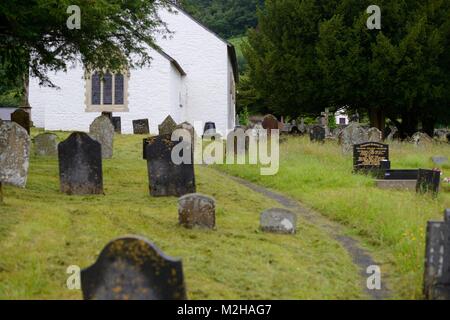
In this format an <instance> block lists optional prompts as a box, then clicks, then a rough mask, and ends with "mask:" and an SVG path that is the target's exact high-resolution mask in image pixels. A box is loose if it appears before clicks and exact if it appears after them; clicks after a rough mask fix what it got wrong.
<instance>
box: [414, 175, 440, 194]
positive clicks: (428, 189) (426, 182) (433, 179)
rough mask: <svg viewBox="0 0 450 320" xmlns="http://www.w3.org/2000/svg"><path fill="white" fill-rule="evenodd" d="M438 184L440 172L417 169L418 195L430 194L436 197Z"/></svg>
mask: <svg viewBox="0 0 450 320" xmlns="http://www.w3.org/2000/svg"><path fill="white" fill-rule="evenodd" d="M440 184H441V171H439V170H426V169H419V174H418V176H417V187H416V191H417V192H418V193H432V194H433V195H437V194H438V193H439V186H440Z"/></svg>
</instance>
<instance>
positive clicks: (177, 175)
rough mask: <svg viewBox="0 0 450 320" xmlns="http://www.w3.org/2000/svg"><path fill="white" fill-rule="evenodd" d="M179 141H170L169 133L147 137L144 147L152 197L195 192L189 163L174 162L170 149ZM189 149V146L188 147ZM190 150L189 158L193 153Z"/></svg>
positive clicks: (191, 166) (179, 195)
mask: <svg viewBox="0 0 450 320" xmlns="http://www.w3.org/2000/svg"><path fill="white" fill-rule="evenodd" d="M178 143H179V142H174V141H171V135H161V136H157V137H152V138H149V139H148V145H147V146H146V147H145V158H146V159H147V167H148V177H149V187H150V194H151V195H152V196H154V197H165V196H177V197H181V196H183V195H185V194H189V193H195V192H196V187H195V174H194V165H193V161H191V164H184V163H182V164H179V165H177V164H174V163H173V162H172V149H173V148H174V147H175V146H176V145H177V144H178ZM190 149H191V148H190ZM190 152H191V160H193V158H192V157H193V153H192V150H190Z"/></svg>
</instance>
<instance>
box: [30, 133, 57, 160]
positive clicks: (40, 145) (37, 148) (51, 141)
mask: <svg viewBox="0 0 450 320" xmlns="http://www.w3.org/2000/svg"><path fill="white" fill-rule="evenodd" d="M33 141H34V153H35V154H36V155H37V156H41V157H56V156H57V155H58V136H57V135H56V134H54V133H41V134H40V135H37V136H36V137H35V138H34V139H33Z"/></svg>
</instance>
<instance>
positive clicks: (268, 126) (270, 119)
mask: <svg viewBox="0 0 450 320" xmlns="http://www.w3.org/2000/svg"><path fill="white" fill-rule="evenodd" d="M262 127H263V129H265V130H267V136H268V137H270V136H271V133H272V131H271V130H278V129H279V123H278V120H277V118H275V117H274V116H273V115H271V114H268V115H266V116H265V117H264V119H263V121H262Z"/></svg>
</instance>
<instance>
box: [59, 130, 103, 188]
mask: <svg viewBox="0 0 450 320" xmlns="http://www.w3.org/2000/svg"><path fill="white" fill-rule="evenodd" d="M58 158H59V179H60V190H61V192H63V193H67V194H71V195H72V194H73V195H87V194H103V173H102V150H101V144H100V143H98V142H97V141H95V140H93V139H91V138H90V137H89V135H87V134H86V133H84V132H74V133H72V134H71V135H70V137H69V138H67V139H66V140H65V141H64V142H61V143H60V144H59V145H58Z"/></svg>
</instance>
